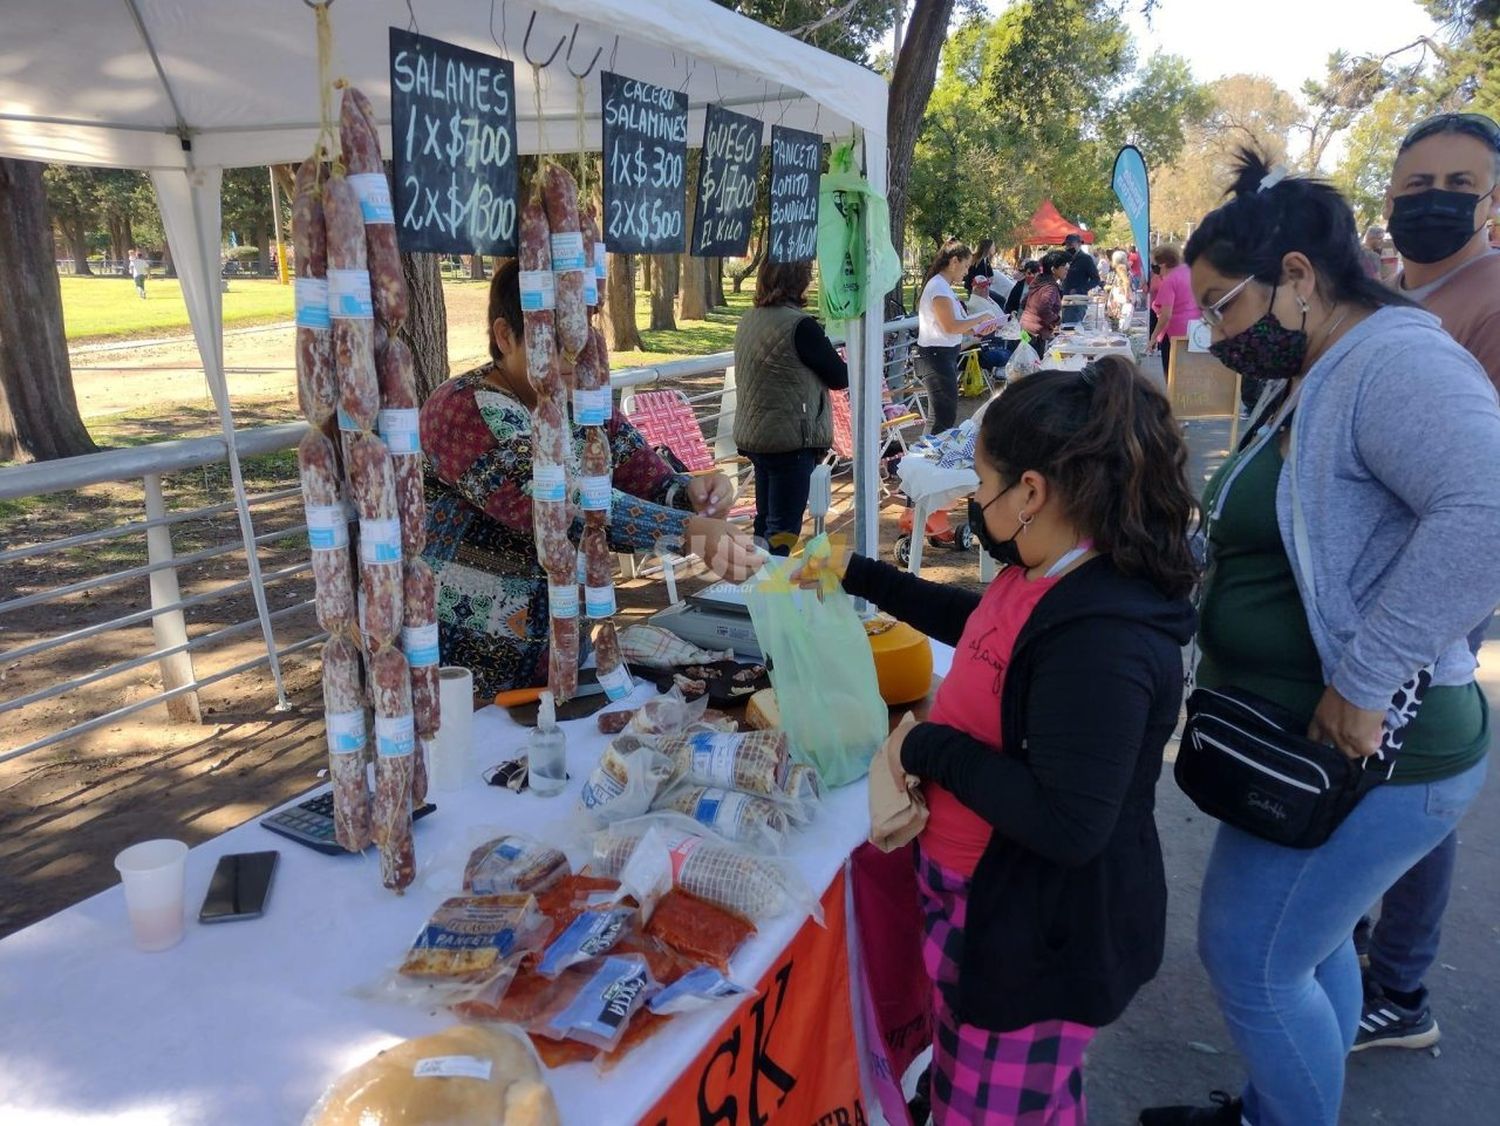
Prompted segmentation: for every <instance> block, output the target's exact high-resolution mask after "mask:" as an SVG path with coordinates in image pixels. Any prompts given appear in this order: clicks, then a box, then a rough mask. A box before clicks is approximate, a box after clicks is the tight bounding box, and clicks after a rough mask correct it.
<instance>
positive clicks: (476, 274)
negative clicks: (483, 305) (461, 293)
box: [469, 254, 487, 281]
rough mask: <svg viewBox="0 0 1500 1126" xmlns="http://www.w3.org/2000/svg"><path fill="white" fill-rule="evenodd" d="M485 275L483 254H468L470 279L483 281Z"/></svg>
mask: <svg viewBox="0 0 1500 1126" xmlns="http://www.w3.org/2000/svg"><path fill="white" fill-rule="evenodd" d="M486 276H487V275H486V274H485V272H484V255H482V254H471V255H469V278H470V280H472V281H484V279H485V277H486Z"/></svg>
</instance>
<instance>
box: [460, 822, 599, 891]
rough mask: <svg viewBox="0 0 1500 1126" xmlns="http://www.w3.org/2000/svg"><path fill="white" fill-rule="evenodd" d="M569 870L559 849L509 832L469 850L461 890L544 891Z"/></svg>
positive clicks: (568, 872)
mask: <svg viewBox="0 0 1500 1126" xmlns="http://www.w3.org/2000/svg"><path fill="white" fill-rule="evenodd" d="M572 871H573V869H572V868H571V867H569V865H568V858H567V857H566V856H565V855H564V854H563V853H562V851H561V850H560V849H556V848H553V847H552V846H551V845H547V844H543V843H542V842H541V841H538V840H533V839H532V838H531V837H528V836H524V835H522V834H520V833H509V834H506V835H503V836H497V837H495V838H493V839H491V840H488V841H486V842H485V843H484V844H482V845H480V846H479V847H478V848H476V849H474V850H473V851H472V852H470V854H469V859H468V862H467V863H466V864H465V865H464V891H466V892H468V893H469V894H471V895H500V894H503V893H505V892H510V891H523V892H524V891H545V890H546V889H547V888H549V887H551V886H552V885H553V884H555V883H556V882H557V881H558V880H560V879H562V878H563V877H564V876H567V875H570V874H571V873H572Z"/></svg>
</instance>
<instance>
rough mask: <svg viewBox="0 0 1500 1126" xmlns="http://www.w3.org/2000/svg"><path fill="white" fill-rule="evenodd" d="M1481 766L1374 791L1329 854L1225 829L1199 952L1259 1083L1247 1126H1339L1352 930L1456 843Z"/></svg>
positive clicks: (1349, 1038) (1355, 976)
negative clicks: (1423, 862) (1415, 869)
mask: <svg viewBox="0 0 1500 1126" xmlns="http://www.w3.org/2000/svg"><path fill="white" fill-rule="evenodd" d="M1486 765H1487V763H1486V762H1480V763H1478V764H1476V765H1475V766H1473V767H1471V768H1470V769H1468V770H1466V771H1464V773H1462V774H1459V775H1457V776H1456V777H1453V778H1446V779H1444V780H1442V781H1440V782H1429V783H1417V784H1414V785H1389V784H1388V785H1384V786H1380V787H1377V788H1376V789H1375V790H1373V791H1371V793H1370V794H1369V795H1368V796H1367V797H1365V799H1364V800H1363V801H1362V802H1360V803H1359V805H1358V806H1356V807H1355V809H1354V812H1353V813H1351V814H1350V815H1349V817H1348V819H1347V820H1346V821H1345V822H1344V823H1343V824H1342V825H1340V826H1339V827H1338V830H1337V831H1336V832H1335V833H1334V834H1333V836H1332V837H1330V838H1329V839H1328V841H1327V842H1326V843H1325V844H1324V845H1323V846H1322V847H1321V848H1316V849H1292V848H1284V847H1282V846H1280V845H1275V844H1271V843H1270V842H1269V841H1263V840H1261V839H1260V838H1259V837H1253V836H1251V835H1250V834H1248V833H1243V832H1241V831H1240V830H1238V829H1235V828H1233V827H1231V826H1229V825H1221V826H1219V833H1218V837H1217V838H1216V839H1215V841H1214V848H1213V855H1212V856H1210V858H1209V861H1208V871H1207V873H1206V874H1205V876H1204V879H1203V901H1202V905H1201V907H1200V910H1199V913H1198V953H1199V956H1200V957H1201V958H1202V959H1203V965H1204V968H1205V969H1206V970H1207V971H1208V977H1209V980H1210V981H1211V982H1212V984H1213V988H1214V993H1215V994H1216V996H1217V997H1218V1001H1219V1008H1220V1010H1221V1011H1222V1012H1223V1014H1224V1020H1225V1023H1226V1024H1228V1026H1229V1033H1230V1035H1231V1036H1232V1037H1233V1038H1234V1042H1235V1046H1236V1047H1238V1048H1239V1051H1240V1055H1241V1056H1242V1057H1244V1060H1245V1066H1246V1070H1247V1071H1248V1072H1249V1075H1250V1078H1249V1082H1248V1083H1247V1084H1246V1086H1245V1111H1244V1115H1245V1121H1246V1122H1247V1123H1249V1124H1250V1126H1337V1123H1338V1118H1339V1103H1340V1101H1341V1100H1342V1098H1343V1092H1344V1061H1345V1057H1347V1055H1348V1054H1349V1049H1350V1048H1351V1047H1352V1046H1353V1044H1354V1034H1355V1030H1356V1028H1357V1027H1358V1024H1359V1015H1360V1009H1361V1006H1362V1003H1363V992H1362V989H1361V986H1360V979H1359V959H1358V957H1357V956H1356V955H1355V953H1354V941H1353V939H1352V937H1351V934H1352V931H1353V929H1354V924H1355V923H1356V922H1358V920H1359V917H1360V914H1361V913H1362V912H1363V911H1364V910H1365V908H1366V907H1368V906H1369V905H1370V904H1371V903H1373V902H1374V901H1375V900H1377V899H1379V898H1380V896H1381V895H1382V894H1383V893H1384V892H1385V890H1386V889H1387V888H1389V887H1390V886H1391V885H1392V884H1394V883H1395V882H1396V881H1397V880H1398V879H1399V878H1400V877H1401V875H1402V874H1403V873H1404V872H1406V871H1407V869H1409V868H1410V867H1411V866H1412V865H1413V864H1415V863H1416V862H1417V861H1418V860H1420V859H1422V857H1424V856H1425V855H1427V853H1428V852H1430V851H1431V850H1432V848H1433V847H1434V846H1435V845H1437V844H1438V842H1440V841H1441V840H1442V839H1443V838H1444V837H1446V836H1447V835H1448V834H1449V833H1451V832H1452V831H1453V828H1454V826H1456V825H1457V824H1458V822H1459V819H1460V818H1461V817H1462V816H1463V814H1464V811H1465V810H1467V809H1468V808H1469V805H1470V804H1471V803H1472V802H1473V800H1474V798H1475V797H1476V796H1477V795H1478V793H1479V790H1480V788H1481V786H1483V784H1484V776H1485V770H1486Z"/></svg>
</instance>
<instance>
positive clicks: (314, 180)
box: [292, 157, 339, 428]
mask: <svg viewBox="0 0 1500 1126" xmlns="http://www.w3.org/2000/svg"><path fill="white" fill-rule="evenodd" d="M322 172H323V167H322V164H321V163H320V162H319V161H318V160H317V158H316V157H309V158H308V159H306V160H304V161H303V162H302V163H301V164H300V165H298V167H297V175H296V178H295V179H294V181H293V192H292V249H293V251H294V253H295V255H296V260H297V277H296V279H295V281H294V282H293V301H294V305H295V308H296V318H297V403H298V406H300V407H301V409H302V414H303V416H304V417H305V418H306V419H307V421H308V422H310V423H312V424H313V426H315V427H318V428H321V427H322V426H323V425H324V424H325V423H327V421H328V420H329V419H330V418H332V417H333V415H334V412H335V411H336V410H338V404H339V387H338V373H337V372H336V371H335V370H334V362H333V325H332V322H331V321H330V320H329V318H328V233H327V231H326V229H325V228H324V226H323V190H322V188H321V186H320V184H319V180H320V178H321V176H322Z"/></svg>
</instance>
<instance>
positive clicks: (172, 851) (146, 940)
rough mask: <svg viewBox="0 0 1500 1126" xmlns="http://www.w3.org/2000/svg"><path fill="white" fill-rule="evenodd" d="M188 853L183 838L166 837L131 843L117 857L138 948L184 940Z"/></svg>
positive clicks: (160, 946) (158, 947) (155, 947)
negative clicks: (174, 839)
mask: <svg viewBox="0 0 1500 1126" xmlns="http://www.w3.org/2000/svg"><path fill="white" fill-rule="evenodd" d="M187 854H188V846H187V845H185V844H183V843H182V842H181V841H173V840H165V839H164V840H155V841H142V842H141V843H140V844H134V845H131V846H130V847H129V848H127V849H126V850H125V851H124V852H122V853H120V854H119V855H118V856H116V857H115V869H116V871H118V872H119V873H120V882H121V884H123V885H124V888H125V909H126V910H127V911H128V912H129V913H130V929H131V930H132V931H133V932H134V934H135V945H136V948H137V949H138V950H146V951H155V950H166V949H168V948H170V947H173V946H176V945H177V944H178V943H179V942H181V941H182V918H183V913H182V909H183V898H184V880H185V876H186V871H187Z"/></svg>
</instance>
